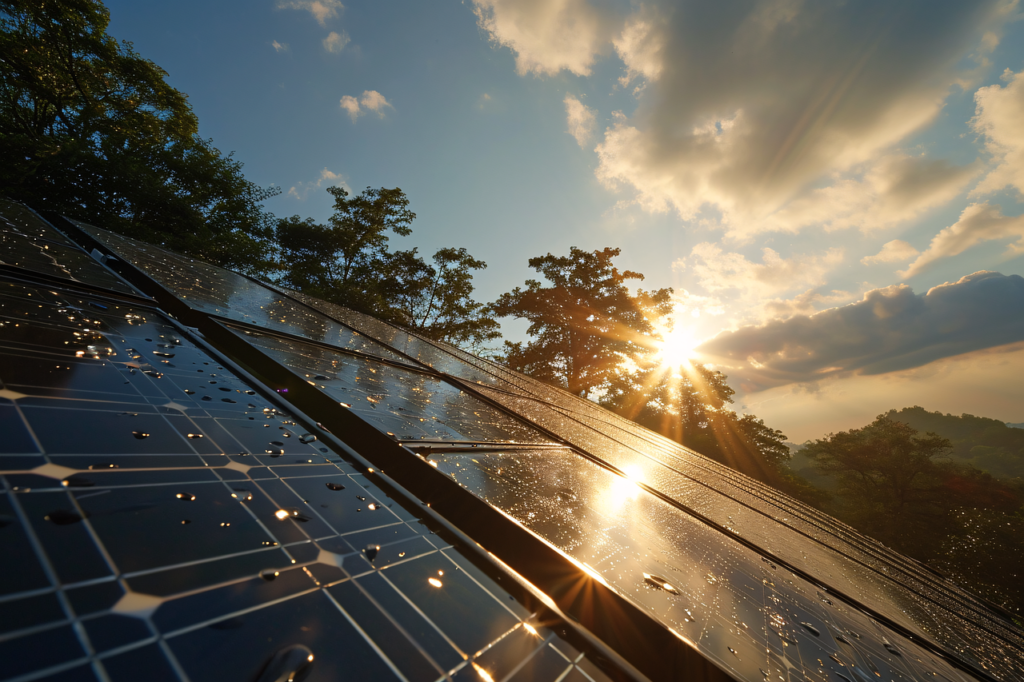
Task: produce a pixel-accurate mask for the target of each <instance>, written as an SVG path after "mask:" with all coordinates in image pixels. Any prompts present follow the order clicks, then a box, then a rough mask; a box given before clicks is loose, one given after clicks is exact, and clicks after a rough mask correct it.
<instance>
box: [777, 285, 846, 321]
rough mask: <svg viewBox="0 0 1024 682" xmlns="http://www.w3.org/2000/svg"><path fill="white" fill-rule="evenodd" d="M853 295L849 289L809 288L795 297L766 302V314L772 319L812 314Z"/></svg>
mask: <svg viewBox="0 0 1024 682" xmlns="http://www.w3.org/2000/svg"><path fill="white" fill-rule="evenodd" d="M851 298H853V295H852V294H851V293H850V292H848V291H840V290H838V289H833V290H832V291H830V292H827V293H826V292H823V291H821V290H819V289H808V290H807V291H805V292H804V293H802V294H799V295H797V296H794V297H793V298H773V299H770V300H769V301H767V302H765V304H764V306H763V308H764V312H765V316H766V317H768V318H770V319H786V318H790V317H793V316H794V315H810V314H811V313H813V312H815V311H817V310H819V309H820V308H823V307H825V306H829V305H833V306H834V305H836V304H838V303H843V302H845V301H849V300H850V299H851Z"/></svg>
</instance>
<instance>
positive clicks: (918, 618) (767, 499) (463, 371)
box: [292, 292, 1024, 651]
mask: <svg viewBox="0 0 1024 682" xmlns="http://www.w3.org/2000/svg"><path fill="white" fill-rule="evenodd" d="M292 295H294V296H296V297H298V298H299V299H300V300H302V301H303V302H305V303H307V304H308V305H310V306H311V307H315V308H317V309H318V310H321V311H323V312H325V313H326V314H328V315H331V316H332V317H335V318H336V319H339V320H342V321H344V322H345V323H346V324H348V325H350V326H352V327H354V328H356V329H358V330H359V331H362V332H363V333H364V334H367V335H369V336H372V337H374V338H377V339H378V340H380V341H382V342H386V343H393V344H398V345H401V346H402V347H404V348H415V349H416V351H415V353H410V354H411V355H416V356H417V359H420V358H421V357H425V358H429V359H430V360H429V364H431V365H432V366H434V367H436V368H443V371H445V372H447V373H450V374H452V375H453V376H456V377H458V378H460V379H463V380H466V381H471V382H473V383H477V384H484V385H485V386H481V387H480V390H481V391H482V392H483V393H485V394H486V395H487V396H488V397H489V398H491V399H492V400H493V401H495V402H497V403H499V404H501V405H503V406H505V407H506V408H508V409H510V410H511V411H513V412H514V413H517V414H520V415H522V416H525V417H527V418H528V419H529V420H530V421H533V422H535V423H537V424H539V425H541V426H543V427H544V428H546V429H547V430H549V431H551V432H554V433H556V434H558V435H559V436H560V437H561V438H563V439H564V440H566V441H567V442H569V443H572V444H574V445H576V446H577V447H580V448H582V449H583V450H585V451H587V452H589V453H590V454H592V455H596V456H598V457H600V458H602V459H604V460H605V461H607V462H609V463H611V464H613V465H614V466H616V467H617V468H619V469H630V468H632V469H643V470H644V471H645V474H646V482H647V484H648V485H651V486H653V487H655V488H656V489H658V491H659V492H661V493H664V494H666V495H668V496H670V497H672V498H674V499H677V500H685V501H687V504H688V505H690V506H691V507H692V508H694V509H696V510H697V511H699V512H701V513H702V514H704V515H706V516H707V517H708V518H710V519H712V520H714V521H716V522H718V523H719V524H720V525H722V526H724V527H726V528H730V529H734V530H736V532H738V533H740V534H743V535H744V536H745V537H753V538H756V539H757V540H758V541H760V542H762V543H763V544H762V546H763V547H765V548H766V549H767V550H769V551H772V552H779V553H780V554H781V555H782V556H784V557H785V558H786V559H787V560H789V561H792V562H793V564H794V565H796V566H799V567H800V568H801V569H805V570H808V571H810V572H812V573H813V574H816V575H821V576H826V575H827V576H829V581H826V582H828V583H829V584H831V585H833V587H834V588H835V589H841V590H843V591H847V592H848V593H849V594H851V595H853V596H855V597H857V598H858V599H863V600H864V601H865V603H868V604H870V605H871V606H872V607H874V608H878V610H879V611H881V612H883V613H886V614H887V615H892V616H894V617H895V618H896V619H897V621H901V622H903V624H905V625H907V626H908V627H911V628H912V629H914V628H922V627H923V628H924V629H925V630H926V631H927V632H930V633H933V634H934V633H943V634H942V635H941V636H940V637H941V639H942V640H943V641H944V642H945V643H946V644H947V646H949V647H950V648H951V649H952V650H954V651H958V650H961V649H964V650H967V649H971V647H972V642H971V641H964V639H963V637H964V635H965V633H969V634H968V635H967V636H968V637H969V638H970V639H971V640H973V638H975V637H977V638H980V639H985V638H987V632H991V633H994V634H995V635H996V636H997V637H998V638H1000V639H1002V640H1005V641H1007V642H1009V643H1011V644H1013V645H1014V646H1016V647H1022V646H1024V639H1022V638H1021V634H1020V632H1018V631H1016V630H1015V629H1013V628H1012V627H1007V624H1006V623H1005V621H1003V620H1001V619H999V618H993V617H992V614H991V612H990V611H989V610H988V608H987V606H986V605H984V604H982V603H981V602H979V600H978V599H977V598H976V597H974V596H973V595H972V594H970V593H968V592H966V591H964V590H962V589H961V588H959V587H958V586H956V585H954V584H952V583H948V582H945V581H941V580H939V579H937V577H936V576H935V575H934V574H931V573H929V572H928V571H926V570H924V569H923V568H922V567H921V566H919V565H918V564H916V562H913V561H910V560H908V559H907V558H906V557H903V556H901V555H899V554H897V553H895V552H892V551H891V550H889V549H888V548H886V547H884V546H883V545H881V544H879V543H877V542H875V541H874V540H871V539H870V538H866V537H864V536H862V535H860V534H859V533H857V532H856V531H854V530H853V529H851V528H849V527H847V526H845V525H844V524H842V523H839V522H838V521H836V520H835V519H833V518H831V517H829V516H827V515H825V514H822V513H821V512H819V511H817V510H815V509H812V508H810V507H808V506H806V505H804V504H802V503H800V502H797V501H796V500H793V499H792V498H789V497H787V496H785V495H783V494H780V493H779V492H777V491H775V490H774V489H772V488H770V487H768V486H765V485H763V484H760V483H758V482H757V481H754V480H752V479H750V478H747V477H746V476H743V475H741V474H739V473H737V472H736V471H735V470H733V469H731V468H729V467H727V466H724V465H721V464H719V463H717V462H715V461H713V460H709V459H707V458H705V457H702V456H700V455H698V454H696V453H694V452H692V451H690V450H687V449H686V448H683V447H682V446H680V445H679V444H678V443H675V442H673V441H670V440H668V439H666V438H664V437H662V436H659V435H658V434H655V433H653V432H651V431H649V430H647V429H644V428H642V427H640V426H638V425H637V424H635V423H633V422H630V421H629V420H627V419H624V418H622V417H620V416H618V415H616V414H614V413H611V412H609V411H607V410H604V409H602V408H600V407H598V406H596V405H594V404H593V403H591V402H589V401H586V400H583V399H580V398H578V397H576V396H572V395H570V394H568V393H567V392H565V391H562V390H559V389H557V388H554V387H551V386H548V385H546V384H543V383H541V382H539V381H536V380H535V379H532V378H530V377H526V376H522V375H518V374H516V373H514V372H511V371H510V370H508V369H507V368H504V367H502V366H500V365H497V364H495V363H494V362H492V361H489V360H486V359H482V358H477V357H475V356H472V355H470V354H469V353H466V352H465V351H463V350H461V349H458V348H455V347H452V346H450V345H447V344H444V343H439V342H434V341H429V340H427V339H424V338H420V337H418V336H417V335H416V334H415V333H414V332H407V331H402V330H398V329H397V328H395V327H394V326H393V325H388V324H386V323H383V322H380V321H377V320H374V319H373V318H371V317H369V316H366V315H362V314H359V313H354V312H352V311H348V310H346V309H345V308H342V307H340V306H335V305H332V304H328V303H324V302H322V301H318V300H317V299H314V298H312V297H309V296H304V295H302V294H296V293H294V292H292ZM424 348H432V349H433V350H422V349H424ZM444 357H447V358H448V359H447V360H445V359H443V358H444ZM482 377H483V378H482ZM488 385H489V386H490V387H492V388H488ZM732 501H735V502H737V503H738V504H737V505H735V506H736V511H735V512H734V513H728V512H726V511H725V510H726V509H730V508H731V507H732V506H733V505H732V504H731V502H732ZM777 531H778V532H777ZM777 536H781V537H777ZM801 536H804V537H801ZM808 538H810V539H812V540H813V542H811V543H808V542H807V539H808ZM780 540H781V542H780ZM836 566H838V567H839V568H840V569H841V570H840V571H836V570H834V567H836ZM837 575H838V577H836V576H837ZM894 592H895V594H893V593H894ZM879 595H884V596H881V597H879ZM908 604H909V606H907V605H908ZM908 612H909V613H908ZM963 616H966V617H967V621H965V620H963V618H962V617H963ZM974 623H977V624H980V625H981V626H982V628H983V630H977V628H975V627H973V624H974ZM986 631H987V632H986Z"/></svg>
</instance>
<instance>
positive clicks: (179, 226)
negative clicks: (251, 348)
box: [0, 0, 279, 274]
mask: <svg viewBox="0 0 1024 682" xmlns="http://www.w3.org/2000/svg"><path fill="white" fill-rule="evenodd" d="M109 20H110V16H109V13H108V11H107V9H106V8H105V7H104V6H103V4H102V3H101V2H99V1H98V0H62V1H61V2H38V1H33V0H9V1H8V2H5V3H4V4H3V6H2V7H0V155H2V157H3V159H4V163H3V164H2V165H0V194H5V195H7V196H9V197H10V198H12V199H16V200H19V201H24V202H26V203H29V204H31V205H32V206H34V207H36V208H40V209H48V210H53V211H58V212H60V213H63V214H65V215H68V216H70V217H73V218H78V219H80V220H84V221H87V222H91V223H95V224H97V225H99V226H102V227H106V228H108V229H111V230H114V231H116V232H120V233H122V234H125V235H128V236H131V237H136V238H138V239H142V240H144V241H149V242H154V243H158V244H162V245H165V246H167V247H169V248H171V249H174V250H177V251H181V252H183V253H187V254H189V255H193V256H196V257H198V258H202V259H204V260H208V261H211V262H214V263H218V264H221V265H226V266H230V267H234V268H237V269H241V270H243V271H248V272H250V273H254V274H265V273H266V272H268V271H269V270H271V269H272V267H273V257H274V249H273V243H272V241H271V237H272V234H273V216H271V215H270V214H269V213H267V212H265V211H264V210H263V208H262V202H263V201H264V200H266V199H267V198H269V197H271V196H273V195H275V194H276V193H277V192H278V191H279V190H276V189H262V188H260V187H257V186H256V185H254V184H253V183H251V182H249V181H247V180H246V179H245V178H244V177H243V175H242V165H241V164H240V163H239V162H237V161H235V160H233V159H232V158H231V156H230V155H228V156H223V155H222V154H221V153H220V152H219V151H218V150H217V149H215V148H214V147H213V145H212V143H211V142H210V141H209V140H204V139H202V138H201V137H199V135H198V122H197V119H196V117H195V114H194V113H193V112H192V109H191V108H190V107H189V104H188V100H187V97H186V95H184V94H182V93H181V92H179V91H177V90H175V89H174V88H172V87H171V86H170V85H168V84H167V83H166V82H165V80H164V79H165V77H166V76H167V74H166V72H164V71H163V70H162V69H161V68H160V67H158V66H157V65H156V64H154V63H153V62H151V61H149V60H147V59H144V58H142V57H140V56H139V55H138V54H137V53H136V52H135V51H134V50H133V49H132V46H131V43H128V42H124V43H118V42H117V41H116V40H115V39H114V38H112V37H111V36H109V35H107V33H106V29H107V25H108V24H109Z"/></svg>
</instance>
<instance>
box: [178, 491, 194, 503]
mask: <svg viewBox="0 0 1024 682" xmlns="http://www.w3.org/2000/svg"><path fill="white" fill-rule="evenodd" d="M175 497H177V498H178V499H179V500H181V501H182V502H192V501H193V500H195V499H196V496H195V495H193V494H192V493H177V494H176V495H175Z"/></svg>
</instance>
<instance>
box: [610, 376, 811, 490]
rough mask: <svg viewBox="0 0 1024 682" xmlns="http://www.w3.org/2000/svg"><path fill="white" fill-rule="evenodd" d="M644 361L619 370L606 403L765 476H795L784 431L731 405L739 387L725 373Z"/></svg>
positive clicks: (779, 479)
mask: <svg viewBox="0 0 1024 682" xmlns="http://www.w3.org/2000/svg"><path fill="white" fill-rule="evenodd" d="M645 364H646V366H645V367H642V368H638V369H637V370H636V371H634V372H620V373H619V374H618V375H617V376H615V377H614V378H613V379H612V381H611V382H610V385H609V388H608V390H607V391H606V392H605V394H604V395H603V396H602V398H601V401H600V402H601V404H602V405H604V406H605V407H608V408H609V409H611V410H612V411H614V412H617V413H619V414H621V415H623V416H625V417H627V418H629V419H632V420H633V421H635V422H637V423H639V424H641V425H643V426H646V427H647V428H649V429H651V430H652V431H656V432H657V433H660V434H661V435H663V436H665V437H667V438H671V439H672V440H674V441H677V442H679V443H681V444H683V445H685V446H686V447H688V448H690V449H692V450H696V451H697V452H699V453H701V454H702V455H704V456H706V457H710V458H711V459H714V460H716V461H718V462H721V463H723V464H726V465H728V466H730V467H732V468H734V469H736V470H738V471H741V472H743V473H745V474H747V475H748V476H752V477H754V478H756V479H758V480H760V481H763V482H766V483H770V484H772V485H776V486H783V485H784V484H786V482H787V481H788V480H789V479H791V478H793V477H792V476H790V475H787V472H786V471H785V470H784V469H783V467H782V464H783V463H785V462H786V461H788V460H789V447H788V446H787V445H786V442H785V441H786V436H785V434H783V433H782V432H781V431H778V430H776V429H773V428H771V427H769V426H767V425H766V424H765V423H764V421H763V420H761V419H758V418H757V417H755V416H754V415H744V416H742V417H741V416H739V415H737V414H736V413H735V412H733V411H732V410H730V409H728V408H727V404H728V403H731V402H732V395H733V393H734V391H733V390H732V388H730V387H729V385H728V383H726V380H727V377H726V376H725V375H724V374H722V373H721V372H720V371H717V370H711V369H709V368H707V367H706V366H704V365H702V364H700V363H698V362H692V361H691V362H690V363H688V365H687V366H685V367H665V366H661V365H659V364H657V362H650V361H648V362H646V363H645ZM789 483H793V481H789Z"/></svg>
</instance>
